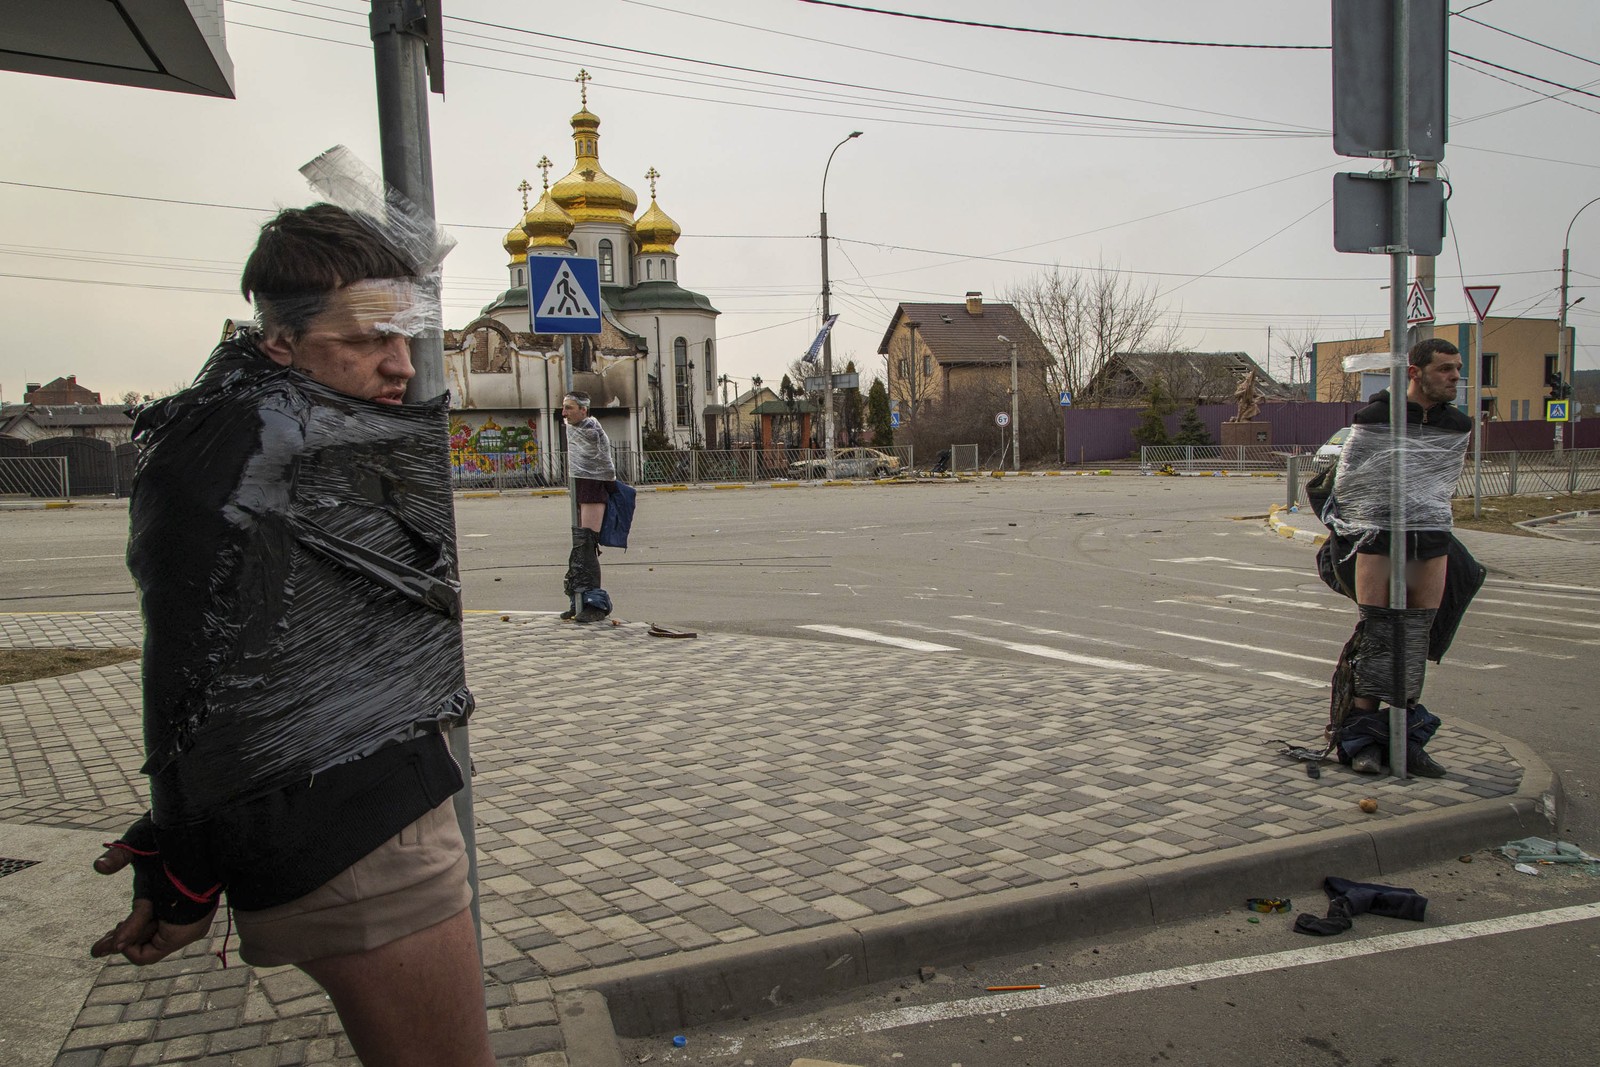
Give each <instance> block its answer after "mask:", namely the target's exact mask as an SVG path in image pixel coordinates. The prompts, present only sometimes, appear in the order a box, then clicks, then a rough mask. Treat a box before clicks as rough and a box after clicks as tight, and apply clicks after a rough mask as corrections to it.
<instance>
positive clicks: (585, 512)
mask: <svg viewBox="0 0 1600 1067" xmlns="http://www.w3.org/2000/svg"><path fill="white" fill-rule="evenodd" d="M561 418H562V420H563V421H565V422H566V424H567V462H568V463H569V464H570V465H571V467H572V479H573V482H574V485H575V491H576V493H577V496H578V525H576V526H574V527H573V528H572V552H571V554H570V555H568V557H567V574H566V577H565V579H563V581H562V590H563V591H564V592H565V593H566V594H567V596H568V597H569V598H571V600H572V606H571V607H569V608H568V609H567V610H566V611H563V612H562V613H561V617H562V618H563V619H572V620H574V621H575V622H600V621H601V620H602V619H604V618H605V617H606V616H608V615H610V614H611V597H610V596H609V595H608V594H607V593H606V591H605V589H604V588H602V587H601V585H600V525H601V523H602V522H603V521H604V519H605V514H606V505H607V503H608V502H609V500H610V497H611V494H612V493H614V492H616V490H617V468H616V465H615V463H613V462H612V459H611V439H610V438H608V437H607V436H606V431H605V429H604V427H602V426H601V425H600V420H599V419H597V418H595V417H594V416H593V415H591V414H589V394H588V393H568V394H567V395H566V396H564V397H562V399H561Z"/></svg>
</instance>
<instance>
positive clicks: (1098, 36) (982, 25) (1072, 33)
mask: <svg viewBox="0 0 1600 1067" xmlns="http://www.w3.org/2000/svg"><path fill="white" fill-rule="evenodd" d="M800 2H801V3H802V4H812V5H815V6H816V7H837V8H842V9H844V10H845V11H860V12H864V13H866V14H869V15H891V16H893V17H894V18H901V19H913V20H915V21H917V22H940V23H944V24H945V25H948V26H971V27H974V28H976V29H980V30H1005V31H1006V32H1008V33H1034V34H1041V35H1043V36H1046V37H1079V38H1082V39H1084V40H1089V41H1118V42H1122V43H1125V44H1171V45H1182V46H1184V47H1186V48H1255V49H1270V50H1274V51H1291V52H1326V51H1328V50H1329V48H1330V46H1329V45H1325V44H1232V43H1228V42H1224V41H1177V40H1172V39H1169V38H1163V37H1120V36H1117V35H1115V34H1109V33H1082V32H1079V31H1076V30H1045V29H1039V28H1038V27H1034V26H1009V25H1006V24H1005V23H1000V22H974V21H972V20H970V19H952V18H942V17H940V16H938V15H917V14H913V13H911V12H909V11H887V10H885V9H883V8H881V7H865V6H863V5H861V4H843V3H839V2H838V0H800Z"/></svg>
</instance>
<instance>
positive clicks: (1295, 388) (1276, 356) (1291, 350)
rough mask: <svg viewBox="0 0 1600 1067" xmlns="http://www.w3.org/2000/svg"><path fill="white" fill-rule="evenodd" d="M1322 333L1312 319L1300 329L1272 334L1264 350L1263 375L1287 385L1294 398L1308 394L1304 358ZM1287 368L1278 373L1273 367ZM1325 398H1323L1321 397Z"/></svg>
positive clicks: (1307, 364)
mask: <svg viewBox="0 0 1600 1067" xmlns="http://www.w3.org/2000/svg"><path fill="white" fill-rule="evenodd" d="M1325 332H1326V331H1325V330H1324V329H1323V327H1322V323H1320V322H1318V321H1316V320H1315V319H1313V320H1311V321H1309V322H1306V323H1304V324H1303V325H1300V326H1292V327H1289V328H1288V329H1284V330H1274V331H1272V343H1271V344H1270V345H1269V346H1268V348H1267V362H1266V368H1265V369H1266V372H1267V373H1268V374H1270V375H1272V376H1273V377H1274V378H1276V379H1277V380H1278V381H1280V382H1283V383H1284V384H1285V385H1288V386H1289V387H1290V389H1291V395H1292V396H1294V398H1295V399H1297V400H1299V399H1304V398H1305V397H1306V396H1307V395H1309V391H1310V377H1309V376H1310V373H1311V360H1310V359H1309V358H1307V357H1309V356H1310V354H1311V352H1312V351H1313V350H1315V348H1316V347H1317V343H1318V342H1319V341H1321V340H1322V335H1323V334H1324V333H1325ZM1283 367H1287V368H1288V373H1287V374H1284V373H1281V372H1280V370H1278V369H1277V368H1283ZM1323 399H1325V398H1323Z"/></svg>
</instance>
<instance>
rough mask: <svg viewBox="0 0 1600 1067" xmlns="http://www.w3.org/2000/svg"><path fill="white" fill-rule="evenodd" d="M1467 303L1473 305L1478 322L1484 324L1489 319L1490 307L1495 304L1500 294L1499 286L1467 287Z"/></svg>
mask: <svg viewBox="0 0 1600 1067" xmlns="http://www.w3.org/2000/svg"><path fill="white" fill-rule="evenodd" d="M1465 292H1466V294H1467V303H1469V304H1471V305H1472V310H1473V311H1475V312H1477V314H1478V321H1479V322H1482V321H1483V320H1484V319H1486V318H1488V317H1489V305H1490V304H1492V303H1494V298H1495V295H1496V294H1497V293H1499V292H1500V287H1499V286H1498V285H1469V286H1466V287H1465Z"/></svg>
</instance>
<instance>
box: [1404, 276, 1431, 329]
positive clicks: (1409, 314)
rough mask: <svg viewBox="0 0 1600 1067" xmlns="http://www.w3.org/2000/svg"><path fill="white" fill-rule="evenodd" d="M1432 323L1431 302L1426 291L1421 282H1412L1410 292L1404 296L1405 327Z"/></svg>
mask: <svg viewBox="0 0 1600 1067" xmlns="http://www.w3.org/2000/svg"><path fill="white" fill-rule="evenodd" d="M1432 321H1433V301H1431V300H1429V299H1428V291H1427V290H1426V289H1424V288H1423V287H1422V283H1421V282H1412V283H1411V291H1410V292H1409V293H1407V294H1406V325H1408V326H1417V325H1420V324H1422V323H1424V322H1432Z"/></svg>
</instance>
